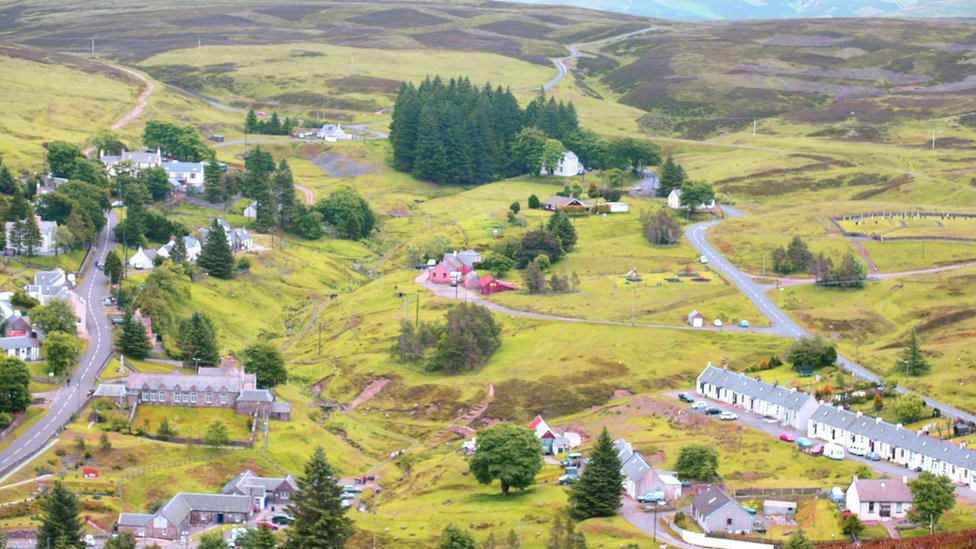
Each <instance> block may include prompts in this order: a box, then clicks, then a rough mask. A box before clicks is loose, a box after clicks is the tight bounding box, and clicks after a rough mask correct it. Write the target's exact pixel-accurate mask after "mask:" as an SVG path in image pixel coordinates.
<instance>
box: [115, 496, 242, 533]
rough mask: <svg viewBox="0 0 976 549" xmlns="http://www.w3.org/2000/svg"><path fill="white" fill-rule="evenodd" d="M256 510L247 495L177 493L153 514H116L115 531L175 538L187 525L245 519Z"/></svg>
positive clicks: (195, 526)
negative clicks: (116, 529) (116, 528)
mask: <svg viewBox="0 0 976 549" xmlns="http://www.w3.org/2000/svg"><path fill="white" fill-rule="evenodd" d="M255 510H256V509H255V507H254V505H253V504H252V498H251V497H250V496H247V495H231V494H194V493H186V492H180V493H178V494H176V495H175V496H173V497H172V498H170V500H169V501H167V502H166V503H165V504H164V505H163V506H162V507H160V508H159V510H158V511H156V512H155V513H150V514H143V513H121V514H119V520H118V525H119V531H120V532H132V533H133V534H135V535H136V536H137V537H147V538H157V539H165V540H170V541H173V540H177V539H179V538H180V536H182V535H184V534H185V533H188V532H189V531H190V529H191V528H193V529H194V530H196V529H206V528H209V527H211V526H214V525H218V524H239V523H243V522H246V521H247V520H248V519H249V518H250V517H251V513H252V512H254V511H255Z"/></svg>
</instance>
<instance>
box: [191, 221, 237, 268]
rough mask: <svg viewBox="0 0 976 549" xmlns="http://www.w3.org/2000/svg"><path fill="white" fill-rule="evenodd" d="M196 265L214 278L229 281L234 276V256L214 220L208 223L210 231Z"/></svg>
mask: <svg viewBox="0 0 976 549" xmlns="http://www.w3.org/2000/svg"><path fill="white" fill-rule="evenodd" d="M197 265H199V266H200V268H201V269H203V270H204V271H206V272H207V274H208V275H210V276H212V277H215V278H223V279H230V278H232V277H233V276H234V254H233V252H232V251H231V249H230V243H229V242H227V235H226V234H224V228H223V227H221V226H220V223H218V222H217V220H216V219H214V220H213V222H211V223H210V230H209V231H208V232H207V238H206V240H204V242H203V248H202V250H201V251H200V257H198V258H197Z"/></svg>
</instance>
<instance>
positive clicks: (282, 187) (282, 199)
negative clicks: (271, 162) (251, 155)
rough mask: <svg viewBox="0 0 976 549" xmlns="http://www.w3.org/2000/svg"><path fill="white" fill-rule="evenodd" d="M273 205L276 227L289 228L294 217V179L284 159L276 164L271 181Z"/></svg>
mask: <svg viewBox="0 0 976 549" xmlns="http://www.w3.org/2000/svg"><path fill="white" fill-rule="evenodd" d="M271 187H272V192H273V194H274V203H275V204H276V206H277V212H278V226H279V227H281V228H282V229H284V228H286V227H291V226H292V224H293V223H294V216H295V205H296V203H295V179H294V178H293V177H292V174H291V168H290V167H289V166H288V162H286V161H285V160H284V159H282V160H281V163H280V164H278V169H277V170H275V174H274V177H273V178H272V179H271Z"/></svg>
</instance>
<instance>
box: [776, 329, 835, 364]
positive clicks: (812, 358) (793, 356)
mask: <svg viewBox="0 0 976 549" xmlns="http://www.w3.org/2000/svg"><path fill="white" fill-rule="evenodd" d="M786 360H788V361H790V362H791V363H792V364H793V366H794V367H797V368H799V367H805V368H823V367H826V366H833V365H834V363H835V362H837V348H836V347H834V345H833V344H831V343H829V342H828V341H827V340H826V339H824V338H822V337H820V336H814V337H804V338H801V339H800V340H799V341H797V342H796V343H794V344H793V347H791V348H790V350H789V351H788V352H787V355H786Z"/></svg>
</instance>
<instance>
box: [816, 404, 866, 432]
mask: <svg viewBox="0 0 976 549" xmlns="http://www.w3.org/2000/svg"><path fill="white" fill-rule="evenodd" d="M856 419H857V415H855V414H854V413H852V412H848V411H847V410H844V409H843V408H838V407H836V406H831V405H829V404H821V405H820V406H817V409H816V410H814V412H813V415H812V416H810V420H811V421H816V422H818V423H823V424H825V425H829V426H831V427H836V428H838V429H847V428H848V427H849V426H850V425H851V424H852V423H854V421H855V420H856Z"/></svg>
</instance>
